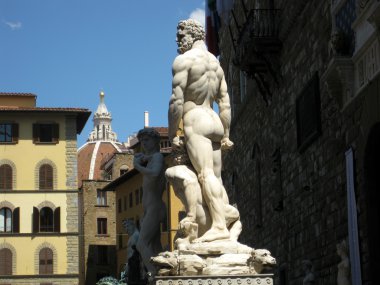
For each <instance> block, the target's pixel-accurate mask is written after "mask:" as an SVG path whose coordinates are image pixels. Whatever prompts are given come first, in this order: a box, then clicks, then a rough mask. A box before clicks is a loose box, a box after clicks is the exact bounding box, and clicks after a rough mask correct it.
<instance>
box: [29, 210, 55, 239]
mask: <svg viewBox="0 0 380 285" xmlns="http://www.w3.org/2000/svg"><path fill="white" fill-rule="evenodd" d="M60 219H61V209H60V207H58V208H56V209H55V210H54V211H53V210H52V209H51V208H50V207H43V208H42V209H41V210H38V208H36V207H33V232H34V233H39V232H45V233H46V232H48V233H52V232H55V233H59V232H60V230H61V226H60Z"/></svg>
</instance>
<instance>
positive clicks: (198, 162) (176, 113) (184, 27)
mask: <svg viewBox="0 0 380 285" xmlns="http://www.w3.org/2000/svg"><path fill="white" fill-rule="evenodd" d="M204 37H205V31H204V28H203V26H202V25H201V24H200V23H198V22H197V21H195V20H192V19H189V20H184V21H180V22H179V24H178V26H177V44H178V53H179V55H178V56H177V57H176V58H175V60H174V63H173V79H172V94H171V98H170V102H169V112H168V120H169V131H168V135H169V139H170V141H171V144H172V157H173V163H172V164H173V166H171V167H169V168H168V169H167V170H166V171H165V176H166V178H167V180H168V181H169V183H170V184H171V185H172V186H173V189H174V192H175V194H176V195H177V196H178V198H179V199H180V200H181V201H182V203H183V204H184V207H185V211H186V217H185V218H184V219H182V220H181V221H180V223H179V224H180V225H179V228H180V230H179V232H180V234H182V236H181V238H178V239H177V240H176V242H175V246H176V249H175V250H174V251H173V252H163V253H160V254H159V255H157V256H154V257H153V258H152V259H151V261H152V263H153V264H154V265H155V266H157V269H158V270H157V276H189V275H190V276H192V275H196V276H208V275H246V274H248V275H255V274H256V275H257V274H260V273H262V271H263V270H264V269H266V268H271V267H273V266H274V265H275V264H276V259H275V258H273V257H272V256H271V253H270V252H269V251H268V250H266V249H254V248H251V247H249V246H246V245H243V244H241V243H239V242H238V238H239V235H240V233H241V231H242V224H241V222H240V214H239V211H238V210H237V208H235V207H233V206H232V205H230V204H229V201H228V196H227V192H226V189H225V188H224V186H223V182H222V177H221V170H222V151H223V150H229V149H231V148H232V147H233V142H232V141H230V138H229V134H230V121H231V107H230V99H229V96H228V92H227V84H226V80H225V77H224V72H223V70H222V68H221V66H220V64H219V61H218V60H217V59H216V58H215V56H214V55H212V54H211V53H209V52H208V51H207V48H206V45H205V43H204ZM214 103H216V104H217V106H218V109H219V113H216V112H215V111H214V109H213V105H214ZM182 132H183V133H182ZM254 278H261V277H260V276H256V277H254ZM263 278H264V277H263ZM265 278H266V279H265V280H266V281H265V282H266V284H273V280H272V279H271V277H265ZM165 280H166V279H165ZM194 280H195V279H194ZM178 282H179V281H178ZM258 282H262V281H258ZM268 282H269V283H268ZM210 284H211V283H210ZM255 284H256V283H255Z"/></svg>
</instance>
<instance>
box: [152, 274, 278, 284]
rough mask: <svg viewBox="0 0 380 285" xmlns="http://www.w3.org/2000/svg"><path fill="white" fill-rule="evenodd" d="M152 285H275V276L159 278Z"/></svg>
mask: <svg viewBox="0 0 380 285" xmlns="http://www.w3.org/2000/svg"><path fill="white" fill-rule="evenodd" d="M151 284H152V285H273V274H255V275H235V276H231V275H220V276H158V277H156V278H155V279H154V280H153V282H152V283H151Z"/></svg>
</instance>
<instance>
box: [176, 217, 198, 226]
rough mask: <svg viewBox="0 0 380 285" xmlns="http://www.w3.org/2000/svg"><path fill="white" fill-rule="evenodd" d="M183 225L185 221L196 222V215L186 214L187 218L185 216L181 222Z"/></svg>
mask: <svg viewBox="0 0 380 285" xmlns="http://www.w3.org/2000/svg"><path fill="white" fill-rule="evenodd" d="M179 223H180V224H181V225H183V224H185V223H195V217H194V216H186V217H185V218H183V219H182V220H181V221H180V222H179Z"/></svg>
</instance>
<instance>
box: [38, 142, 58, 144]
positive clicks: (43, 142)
mask: <svg viewBox="0 0 380 285" xmlns="http://www.w3.org/2000/svg"><path fill="white" fill-rule="evenodd" d="M33 143H34V144H58V143H59V142H33Z"/></svg>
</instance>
